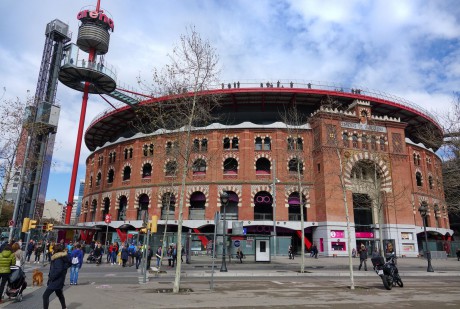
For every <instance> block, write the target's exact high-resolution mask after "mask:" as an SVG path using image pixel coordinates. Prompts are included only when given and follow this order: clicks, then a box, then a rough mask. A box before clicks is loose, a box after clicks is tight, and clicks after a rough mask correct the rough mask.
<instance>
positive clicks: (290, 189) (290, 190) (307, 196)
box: [284, 186, 310, 208]
mask: <svg viewBox="0 0 460 309" xmlns="http://www.w3.org/2000/svg"><path fill="white" fill-rule="evenodd" d="M297 189H298V187H297V186H291V187H288V188H286V192H285V195H284V205H285V206H286V208H288V207H289V203H288V199H289V195H291V194H292V193H294V192H298V190H297ZM302 195H304V196H305V207H306V208H310V192H309V190H308V188H305V187H303V188H302Z"/></svg>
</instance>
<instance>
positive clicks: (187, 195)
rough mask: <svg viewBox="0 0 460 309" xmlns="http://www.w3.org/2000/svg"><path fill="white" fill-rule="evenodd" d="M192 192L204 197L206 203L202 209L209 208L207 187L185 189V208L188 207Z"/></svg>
mask: <svg viewBox="0 0 460 309" xmlns="http://www.w3.org/2000/svg"><path fill="white" fill-rule="evenodd" d="M194 192H202V193H203V194H204V196H205V197H206V203H205V204H204V207H208V206H209V187H208V186H191V187H187V192H186V194H185V199H186V203H185V206H186V207H190V197H191V196H192V194H193V193H194Z"/></svg>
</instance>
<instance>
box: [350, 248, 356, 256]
mask: <svg viewBox="0 0 460 309" xmlns="http://www.w3.org/2000/svg"><path fill="white" fill-rule="evenodd" d="M351 256H352V257H354V258H355V257H356V249H355V248H353V250H351Z"/></svg>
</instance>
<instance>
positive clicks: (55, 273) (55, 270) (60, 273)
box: [48, 252, 71, 290]
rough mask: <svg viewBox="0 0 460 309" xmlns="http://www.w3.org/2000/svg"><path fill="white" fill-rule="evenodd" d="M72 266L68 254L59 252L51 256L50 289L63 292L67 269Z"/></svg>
mask: <svg viewBox="0 0 460 309" xmlns="http://www.w3.org/2000/svg"><path fill="white" fill-rule="evenodd" d="M70 265H71V263H70V261H69V257H68V255H67V252H58V253H55V254H53V255H52V256H51V264H50V272H49V274H48V289H50V290H62V288H63V287H64V281H65V276H66V275H67V268H69V267H70Z"/></svg>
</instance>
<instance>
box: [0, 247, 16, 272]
mask: <svg viewBox="0 0 460 309" xmlns="http://www.w3.org/2000/svg"><path fill="white" fill-rule="evenodd" d="M14 265H16V258H15V257H14V254H13V253H12V252H11V250H6V249H5V250H3V251H2V252H1V253H0V274H9V273H11V269H10V266H14Z"/></svg>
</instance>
